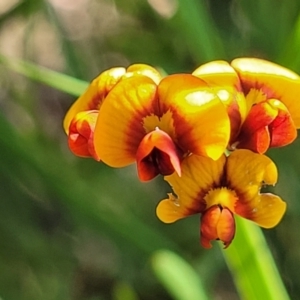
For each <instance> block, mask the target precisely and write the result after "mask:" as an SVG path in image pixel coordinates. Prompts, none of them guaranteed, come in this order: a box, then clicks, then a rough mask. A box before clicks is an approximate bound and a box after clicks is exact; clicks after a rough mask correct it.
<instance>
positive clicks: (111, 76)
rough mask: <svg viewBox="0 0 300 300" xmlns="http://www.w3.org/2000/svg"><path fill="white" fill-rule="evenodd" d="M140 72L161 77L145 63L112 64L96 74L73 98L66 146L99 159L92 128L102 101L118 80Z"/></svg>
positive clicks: (154, 77)
mask: <svg viewBox="0 0 300 300" xmlns="http://www.w3.org/2000/svg"><path fill="white" fill-rule="evenodd" d="M140 74H143V75H144V76H149V77H150V78H152V79H153V80H154V81H155V82H159V81H160V79H161V75H160V74H159V72H158V71H157V70H156V69H154V68H152V67H151V66H148V65H145V64H134V65H131V66H129V67H128V68H127V69H125V68H122V67H116V68H111V69H109V70H106V71H104V72H103V73H101V74H100V75H99V76H98V77H96V78H95V79H94V80H93V81H92V82H91V84H90V85H89V86H88V88H87V90H86V91H85V92H84V93H83V94H82V95H81V96H80V97H79V98H78V99H77V100H76V101H75V102H74V104H73V105H72V106H71V108H70V109H69V111H68V112H67V114H66V116H65V119H64V130H65V132H66V134H67V135H68V144H69V148H70V149H71V151H72V152H73V153H74V154H75V155H77V156H81V157H93V158H94V159H95V160H97V161H99V160H100V157H99V155H98V154H97V153H96V152H95V148H94V130H95V125H96V121H97V119H98V114H99V110H100V108H101V105H102V103H103V101H104V100H105V98H106V96H107V95H108V93H109V92H110V91H111V89H112V88H113V87H114V86H115V85H116V84H117V83H118V82H119V81H121V80H123V79H124V78H128V77H132V76H137V75H140Z"/></svg>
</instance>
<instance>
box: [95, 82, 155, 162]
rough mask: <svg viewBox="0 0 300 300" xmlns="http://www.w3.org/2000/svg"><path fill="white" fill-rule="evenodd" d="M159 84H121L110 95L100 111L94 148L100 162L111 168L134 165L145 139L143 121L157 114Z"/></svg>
mask: <svg viewBox="0 0 300 300" xmlns="http://www.w3.org/2000/svg"><path fill="white" fill-rule="evenodd" d="M156 90H157V86H156V84H155V83H154V82H153V81H152V80H151V79H150V78H149V77H146V76H134V77H130V78H126V79H124V80H122V81H120V82H119V83H118V84H117V85H116V86H115V87H114V88H113V89H112V90H111V92H110V93H109V94H108V95H107V97H106V99H105V101H104V102H103V104H102V106H101V110H100V111H99V117H98V120H97V124H96V128H95V133H94V144H95V150H96V153H97V154H98V155H99V156H100V157H101V160H102V161H103V162H105V163H106V164H108V165H109V166H112V167H124V166H126V165H128V164H131V163H133V162H134V161H135V158H136V151H137V149H138V146H139V144H140V142H141V140H142V139H143V137H144V136H145V134H146V133H145V129H144V127H143V118H145V116H147V115H151V114H156V112H157V102H158V101H157V97H156Z"/></svg>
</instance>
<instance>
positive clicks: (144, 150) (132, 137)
mask: <svg viewBox="0 0 300 300" xmlns="http://www.w3.org/2000/svg"><path fill="white" fill-rule="evenodd" d="M221 89H222V90H224V88H223V87H222V88H220V90H221ZM217 92H218V90H217V89H214V90H212V89H211V88H210V87H208V86H207V84H206V83H205V82H204V81H203V80H201V79H199V78H197V77H195V76H193V75H191V74H175V75H170V76H167V77H165V78H164V79H162V80H161V81H160V82H159V83H157V82H155V81H154V80H153V79H152V78H150V77H148V76H144V75H141V76H134V77H131V78H126V79H124V80H122V81H120V82H119V83H118V84H117V85H116V86H115V87H114V88H113V89H112V90H111V91H110V93H109V94H108V95H107V97H106V99H105V101H104V102H103V104H102V106H101V110H100V111H99V117H98V120H97V124H96V127H95V130H94V147H95V151H96V153H97V155H98V156H99V157H101V160H102V161H103V162H105V163H106V164H108V165H110V166H112V167H124V166H127V165H129V164H131V163H133V162H135V161H136V162H137V170H138V175H139V178H140V179H141V180H142V181H146V180H150V179H152V178H154V177H155V176H156V175H158V174H162V175H170V174H172V173H173V172H174V171H175V172H176V173H177V174H178V175H179V176H180V174H181V167H180V164H181V161H182V159H183V158H184V157H185V156H187V155H188V154H189V153H194V154H196V155H201V156H206V157H210V158H212V159H214V160H216V159H218V158H219V157H220V156H221V155H222V153H223V152H224V150H225V149H226V146H227V144H228V141H229V137H230V124H229V118H228V115H227V112H226V109H225V107H224V105H223V104H222V102H221V101H220V99H219V96H218V94H217ZM227 96H228V97H231V94H230V93H227Z"/></svg>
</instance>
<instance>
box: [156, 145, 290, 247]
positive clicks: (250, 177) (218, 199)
mask: <svg viewBox="0 0 300 300" xmlns="http://www.w3.org/2000/svg"><path fill="white" fill-rule="evenodd" d="M181 167H182V175H181V178H180V177H179V176H178V174H176V173H174V174H172V175H170V176H166V177H165V180H166V181H167V182H169V183H170V184H171V186H172V187H173V190H174V193H175V195H173V194H172V193H170V194H169V195H168V196H169V198H168V199H165V200H162V201H161V202H160V203H159V204H158V206H157V209H156V212H157V216H158V218H159V219H160V220H161V221H163V222H165V223H172V222H175V221H177V220H179V219H181V218H184V217H187V216H189V215H193V214H197V213H200V214H202V217H201V226H200V233H201V244H202V246H203V247H205V248H210V247H211V241H212V240H221V241H222V242H223V243H224V246H225V248H226V247H228V246H229V245H230V243H231V242H232V240H233V238H234V235H235V220H234V215H235V214H236V215H239V216H241V217H243V218H246V219H249V220H252V221H254V222H256V223H257V224H258V225H260V226H262V227H264V228H271V227H274V226H275V225H277V223H278V222H279V221H280V220H281V218H282V216H283V214H284V212H285V209H286V203H285V202H283V201H282V200H281V198H279V197H278V196H276V195H274V194H271V193H260V190H261V188H262V187H263V186H264V185H274V184H275V183H276V181H277V169H276V166H275V164H274V163H273V162H272V160H271V159H270V158H268V157H267V156H264V155H260V154H257V153H253V152H252V151H250V150H246V149H241V150H235V151H234V152H232V153H231V155H229V156H228V157H226V156H225V155H223V156H222V157H221V158H220V159H219V160H217V161H213V160H211V159H210V158H207V157H201V156H196V155H190V156H189V157H187V158H186V159H185V160H184V161H183V162H182V166H181Z"/></svg>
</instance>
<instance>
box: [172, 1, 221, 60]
mask: <svg viewBox="0 0 300 300" xmlns="http://www.w3.org/2000/svg"><path fill="white" fill-rule="evenodd" d="M178 4H179V5H178V6H179V7H178V12H177V18H178V31H179V32H181V33H182V36H183V38H184V39H185V41H184V42H185V43H186V44H187V45H188V47H189V50H190V52H191V54H192V55H193V57H194V59H195V60H196V61H197V62H202V61H209V60H213V59H216V58H224V57H225V54H224V48H223V45H222V43H221V38H220V36H219V34H218V31H217V28H216V25H215V23H214V21H213V19H212V17H211V16H210V12H209V10H208V9H207V7H206V3H205V1H203V0H200V1H199V0H198V1H195V0H179V1H178Z"/></svg>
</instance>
